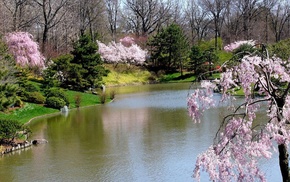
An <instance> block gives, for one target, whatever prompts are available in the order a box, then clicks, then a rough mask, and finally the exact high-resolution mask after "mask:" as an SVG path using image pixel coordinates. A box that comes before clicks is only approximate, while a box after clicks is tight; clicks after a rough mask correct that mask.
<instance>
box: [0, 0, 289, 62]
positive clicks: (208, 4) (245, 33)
mask: <svg viewBox="0 0 290 182" xmlns="http://www.w3.org/2000/svg"><path fill="white" fill-rule="evenodd" d="M172 23H174V24H177V25H179V26H180V27H181V28H182V31H183V32H184V34H185V36H186V37H187V40H188V42H189V44H190V45H195V44H198V43H199V42H201V41H208V40H211V39H214V40H216V41H215V46H216V48H218V46H217V44H218V41H217V40H218V38H221V39H222V40H223V42H224V43H225V44H228V43H230V42H234V41H237V40H251V39H252V40H256V41H258V42H260V43H266V44H268V43H274V42H278V41H280V40H284V39H286V38H289V37H290V7H289V3H288V1H287V0H184V1H178V0H122V1H121V0H0V35H1V34H2V35H5V34H6V33H8V32H13V31H24V32H29V33H30V34H32V35H33V36H34V38H35V39H36V41H37V42H38V43H39V44H40V47H41V51H42V53H43V54H44V56H45V57H46V58H47V59H49V58H51V57H57V56H58V55H60V54H63V53H68V52H70V51H71V50H72V45H73V44H72V43H73V42H75V41H77V40H78V38H79V36H80V35H83V34H85V33H89V34H90V35H91V36H92V37H95V38H96V35H98V39H99V40H100V41H102V42H104V43H108V42H110V41H117V40H119V39H120V38H122V37H124V36H128V35H130V36H134V38H135V40H137V44H138V45H140V46H143V48H146V44H145V42H146V41H147V40H148V38H149V37H151V36H153V35H156V34H157V33H158V32H160V31H161V30H162V28H164V27H167V26H168V25H171V24H172Z"/></svg>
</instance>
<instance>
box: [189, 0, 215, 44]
mask: <svg viewBox="0 0 290 182" xmlns="http://www.w3.org/2000/svg"><path fill="white" fill-rule="evenodd" d="M186 7H187V8H186V9H185V17H186V19H187V22H188V23H189V27H190V33H191V37H192V42H194V41H195V40H196V41H197V42H200V41H201V40H203V39H204V38H205V36H206V33H207V32H208V26H209V24H210V23H211V20H210V19H209V18H208V15H209V14H208V12H207V11H205V10H204V9H203V8H202V7H201V6H199V5H198V2H197V1H196V0H195V1H193V0H188V1H187V6H186Z"/></svg>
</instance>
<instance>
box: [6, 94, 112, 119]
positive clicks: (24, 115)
mask: <svg viewBox="0 0 290 182" xmlns="http://www.w3.org/2000/svg"><path fill="white" fill-rule="evenodd" d="M65 93H66V95H67V96H68V98H69V101H70V106H69V108H70V109H72V108H76V103H75V98H76V96H77V95H79V96H80V99H81V102H80V107H84V106H90V105H96V104H101V101H100V97H99V96H98V95H94V94H90V93H82V92H76V91H71V90H66V91H65ZM107 101H109V99H107ZM57 112H60V111H59V110H58V109H52V108H48V107H45V106H43V105H40V104H33V103H25V105H24V107H22V108H16V109H12V110H10V111H9V112H6V113H3V112H1V113H0V118H1V119H12V120H18V121H20V122H21V123H23V124H24V123H26V122H28V121H29V120H30V119H32V118H34V117H37V116H42V115H46V114H52V113H57Z"/></svg>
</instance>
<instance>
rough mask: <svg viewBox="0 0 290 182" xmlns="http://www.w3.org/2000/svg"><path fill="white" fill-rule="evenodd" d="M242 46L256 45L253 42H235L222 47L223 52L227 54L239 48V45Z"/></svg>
mask: <svg viewBox="0 0 290 182" xmlns="http://www.w3.org/2000/svg"><path fill="white" fill-rule="evenodd" d="M244 44H247V45H251V46H254V45H255V44H256V41H254V40H244V41H236V42H234V43H231V44H228V45H226V46H225V47H224V50H225V51H227V52H233V51H234V50H235V49H237V48H239V47H240V46H241V45H244Z"/></svg>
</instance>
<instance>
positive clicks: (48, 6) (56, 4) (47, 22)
mask: <svg viewBox="0 0 290 182" xmlns="http://www.w3.org/2000/svg"><path fill="white" fill-rule="evenodd" d="M34 2H35V3H36V4H37V5H38V6H39V7H40V8H41V13H42V18H41V20H39V23H40V25H41V27H42V28H43V32H42V48H41V49H42V51H43V52H44V51H45V44H46V43H47V40H48V32H49V30H50V29H52V28H53V27H55V26H56V25H57V24H59V23H60V22H61V20H62V19H63V17H64V15H65V13H66V9H65V8H64V7H65V6H66V5H67V3H68V2H69V0H58V1H55V0H34Z"/></svg>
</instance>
